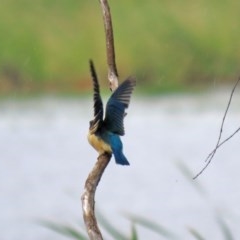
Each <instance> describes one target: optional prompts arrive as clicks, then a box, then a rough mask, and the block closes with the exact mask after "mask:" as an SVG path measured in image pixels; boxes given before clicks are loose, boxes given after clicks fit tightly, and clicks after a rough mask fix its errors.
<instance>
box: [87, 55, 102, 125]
mask: <svg viewBox="0 0 240 240" xmlns="http://www.w3.org/2000/svg"><path fill="white" fill-rule="evenodd" d="M89 64H90V71H91V76H92V81H93V101H94V105H93V107H94V119H93V120H92V121H91V126H90V127H91V128H95V129H97V128H98V125H99V124H100V123H102V121H103V103H102V99H101V96H100V89H99V83H98V78H97V73H96V71H95V68H94V65H93V62H92V60H90V61H89Z"/></svg>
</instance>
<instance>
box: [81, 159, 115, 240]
mask: <svg viewBox="0 0 240 240" xmlns="http://www.w3.org/2000/svg"><path fill="white" fill-rule="evenodd" d="M110 159H111V155H109V154H102V155H100V156H99V157H98V161H97V162H96V164H95V166H94V168H93V169H92V171H91V172H90V174H89V175H88V177H87V180H86V182H85V188H84V192H83V194H82V209H83V219H84V222H85V226H86V228H87V232H88V236H89V239H90V240H102V239H103V237H102V234H101V232H100V230H99V228H98V224H97V220H96V217H95V212H94V210H95V200H94V198H95V192H96V189H97V186H98V183H99V181H100V179H101V177H102V174H103V172H104V170H105V168H106V167H107V165H108V163H109V162H110Z"/></svg>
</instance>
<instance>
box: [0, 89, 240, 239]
mask: <svg viewBox="0 0 240 240" xmlns="http://www.w3.org/2000/svg"><path fill="white" fill-rule="evenodd" d="M228 96H229V93H228V92H224V91H220V92H218V93H205V94H204V95H198V96H191V95H188V96H186V95H185V96H174V95H172V96H163V97H159V98H138V97H135V98H134V99H133V101H132V103H131V105H130V109H129V110H128V112H129V114H128V115H127V117H126V119H125V128H126V136H124V138H123V139H122V140H123V142H124V152H125V154H126V156H127V157H128V159H129V161H130V163H131V166H130V167H122V166H118V165H116V164H115V163H114V161H111V163H110V164H109V166H108V168H107V169H106V171H105V173H104V176H103V178H102V180H101V182H100V184H99V187H98V190H97V195H96V208H97V210H98V211H100V212H101V213H102V214H103V215H104V216H105V217H106V218H107V219H109V220H111V222H112V223H113V224H115V226H117V228H118V229H119V230H123V231H125V232H126V233H128V232H129V231H130V222H129V221H128V220H127V219H126V218H125V215H126V214H134V215H138V216H142V217H145V218H147V219H151V220H153V221H155V222H156V223H158V224H160V225H163V226H164V227H166V228H168V229H170V230H172V231H174V232H175V233H176V234H178V235H179V239H181V238H182V239H193V237H192V236H191V235H190V234H189V231H188V229H189V228H195V229H196V230H198V231H199V232H200V233H202V235H203V236H205V237H206V239H218V240H221V239H224V238H223V236H222V233H221V230H220V228H219V226H218V224H217V221H216V215H217V214H220V215H221V216H222V217H223V218H224V221H225V222H226V223H227V225H228V227H229V228H230V230H231V232H232V233H233V235H234V237H235V238H239V237H240V229H239V224H240V207H239V201H240V191H239V185H240V174H239V169H240V162H239V154H240V148H239V140H240V137H239V134H238V135H236V136H235V137H234V139H232V140H231V141H230V142H228V143H227V144H226V145H225V146H224V147H222V148H221V149H220V150H219V152H218V153H217V154H216V156H215V159H214V161H213V162H212V164H211V165H210V166H209V168H208V169H207V170H206V172H205V173H204V174H203V175H202V176H201V177H200V178H199V179H198V180H196V181H192V180H191V179H189V178H188V177H186V174H184V173H183V170H181V169H185V167H187V168H189V169H190V171H191V174H192V176H193V175H194V174H196V173H197V172H198V171H199V170H200V169H201V167H202V166H203V165H204V159H205V158H206V156H207V154H208V153H209V152H210V151H211V150H212V149H213V147H214V144H215V142H216V140H217V137H218V133H219V127H220V124H221V120H222V116H223V112H224V110H225V107H226V103H227V100H228ZM239 103H240V96H239V93H236V94H235V98H234V100H233V103H232V106H231V109H230V112H229V115H228V117H227V119H226V121H227V122H226V126H225V129H224V134H223V135H224V136H227V135H228V134H230V133H231V132H232V131H234V130H235V129H236V128H237V127H239V125H240V111H239V106H240V105H239ZM91 106H92V103H91V99H59V98H51V97H45V98H40V99H37V98H36V99H31V100H29V99H28V100H16V99H5V100H1V102H0V166H1V167H0V212H1V214H0V239H1V240H18V239H24V240H33V239H34V240H44V239H46V240H49V239H66V238H65V237H63V236H61V235H58V234H57V233H55V232H52V231H50V230H48V229H46V228H44V227H42V226H40V225H39V223H38V221H39V220H49V221H53V222H57V223H64V224H65V223H66V224H70V225H73V226H78V225H79V226H83V221H82V212H81V203H80V196H81V194H82V191H83V186H84V181H85V179H86V177H87V175H88V173H89V171H90V169H91V168H92V167H93V165H94V162H95V159H96V157H97V153H96V152H95V151H94V150H93V149H92V148H91V147H90V146H89V145H88V143H87V140H86V134H87V130H88V122H89V120H90V118H91V117H92V109H91ZM224 136H223V137H224ZM138 231H139V235H140V236H141V237H140V239H152V240H154V239H164V238H160V237H159V236H157V235H156V234H154V233H152V232H150V231H147V230H144V229H143V228H140V227H138ZM108 239H111V238H110V237H109V238H108Z"/></svg>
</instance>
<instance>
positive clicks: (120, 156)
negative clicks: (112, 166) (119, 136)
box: [112, 149, 130, 165]
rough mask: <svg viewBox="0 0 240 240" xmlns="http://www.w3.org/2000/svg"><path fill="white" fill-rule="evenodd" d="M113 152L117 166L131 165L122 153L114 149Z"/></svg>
mask: <svg viewBox="0 0 240 240" xmlns="http://www.w3.org/2000/svg"><path fill="white" fill-rule="evenodd" d="M112 150H113V155H114V158H115V161H116V163H117V164H121V165H130V163H129V162H128V160H127V158H126V157H125V156H124V154H123V152H122V151H117V150H116V149H115V150H114V149H112Z"/></svg>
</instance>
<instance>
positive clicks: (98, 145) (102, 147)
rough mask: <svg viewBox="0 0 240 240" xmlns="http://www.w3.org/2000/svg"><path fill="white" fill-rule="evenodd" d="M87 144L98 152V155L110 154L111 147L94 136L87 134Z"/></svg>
mask: <svg viewBox="0 0 240 240" xmlns="http://www.w3.org/2000/svg"><path fill="white" fill-rule="evenodd" d="M88 142H89V143H90V144H91V145H92V146H93V147H94V148H95V149H96V150H97V151H98V153H99V154H103V153H104V152H108V153H111V152H112V149H111V146H110V145H109V144H107V143H106V142H104V141H103V140H102V139H101V138H99V137H97V136H96V135H94V134H90V133H88Z"/></svg>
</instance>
